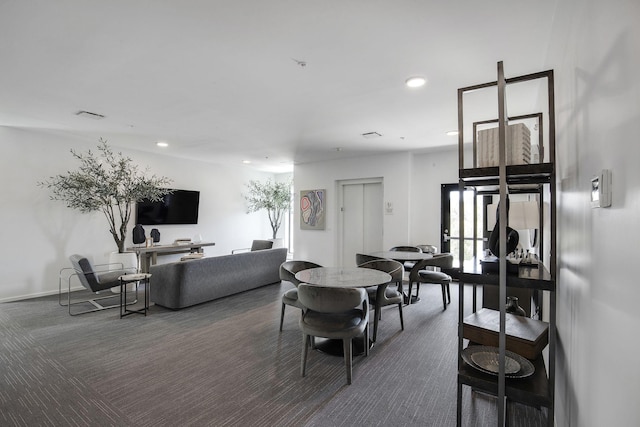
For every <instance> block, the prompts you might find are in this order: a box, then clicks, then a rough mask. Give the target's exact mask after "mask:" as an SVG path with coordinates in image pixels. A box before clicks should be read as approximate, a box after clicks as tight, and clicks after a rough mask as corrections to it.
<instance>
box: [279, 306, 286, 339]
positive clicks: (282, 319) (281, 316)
mask: <svg viewBox="0 0 640 427" xmlns="http://www.w3.org/2000/svg"><path fill="white" fill-rule="evenodd" d="M285 305H286V304H285V303H282V313H280V332H282V322H284V306H285Z"/></svg>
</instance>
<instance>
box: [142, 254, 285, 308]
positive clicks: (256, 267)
mask: <svg viewBox="0 0 640 427" xmlns="http://www.w3.org/2000/svg"><path fill="white" fill-rule="evenodd" d="M286 258H287V249H286V248H276V249H266V250H261V251H253V252H244V253H239V254H233V255H224V256H217V257H211V258H202V259H196V260H190V261H180V262H172V263H168V264H159V265H154V266H152V267H151V268H150V270H149V272H150V273H151V274H152V276H151V301H153V302H154V303H156V304H157V305H161V306H163V307H167V308H171V309H179V308H184V307H189V306H191V305H195V304H200V303H203V302H207V301H211V300H214V299H217V298H222V297H225V296H228V295H232V294H236V293H239V292H244V291H247V290H249V289H255V288H258V287H260V286H265V285H269V284H271V283H276V282H280V272H279V269H280V264H282V263H283V262H284V261H285V260H286Z"/></svg>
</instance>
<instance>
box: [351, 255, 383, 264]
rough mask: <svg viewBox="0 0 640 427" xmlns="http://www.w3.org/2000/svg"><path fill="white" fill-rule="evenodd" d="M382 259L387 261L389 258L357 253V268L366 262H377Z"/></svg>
mask: <svg viewBox="0 0 640 427" xmlns="http://www.w3.org/2000/svg"><path fill="white" fill-rule="evenodd" d="M380 259H387V258H382V257H379V256H375V255H368V254H360V253H357V254H356V266H358V267H359V266H361V265H362V264H364V263H365V262H369V261H376V260H380Z"/></svg>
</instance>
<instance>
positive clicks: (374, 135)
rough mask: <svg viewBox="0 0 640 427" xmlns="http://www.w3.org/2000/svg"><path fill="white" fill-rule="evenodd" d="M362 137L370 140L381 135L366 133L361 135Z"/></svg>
mask: <svg viewBox="0 0 640 427" xmlns="http://www.w3.org/2000/svg"><path fill="white" fill-rule="evenodd" d="M362 136H363V137H365V138H367V139H371V138H379V137H381V136H382V135H381V134H379V133H378V132H367V133H363V134H362Z"/></svg>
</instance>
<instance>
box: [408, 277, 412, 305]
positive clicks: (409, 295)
mask: <svg viewBox="0 0 640 427" xmlns="http://www.w3.org/2000/svg"><path fill="white" fill-rule="evenodd" d="M412 288H413V282H409V291H408V292H407V305H409V304H411V289H412Z"/></svg>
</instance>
